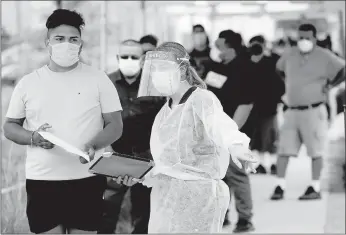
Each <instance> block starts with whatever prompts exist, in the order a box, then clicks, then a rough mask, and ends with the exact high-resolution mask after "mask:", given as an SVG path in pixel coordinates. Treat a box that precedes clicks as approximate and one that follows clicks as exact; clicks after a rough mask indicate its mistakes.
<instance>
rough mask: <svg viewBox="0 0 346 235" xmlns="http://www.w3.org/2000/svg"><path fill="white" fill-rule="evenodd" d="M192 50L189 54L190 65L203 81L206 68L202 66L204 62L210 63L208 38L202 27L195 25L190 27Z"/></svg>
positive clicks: (206, 72)
mask: <svg viewBox="0 0 346 235" xmlns="http://www.w3.org/2000/svg"><path fill="white" fill-rule="evenodd" d="M192 39H193V50H192V51H191V52H190V53H189V54H190V63H191V65H192V67H193V68H194V69H195V70H196V71H197V74H198V76H199V77H200V78H202V79H205V77H206V75H207V74H208V72H209V71H208V69H207V67H205V66H204V62H205V61H210V60H211V58H210V52H211V49H210V47H209V43H210V42H209V37H208V35H207V33H206V32H205V29H204V27H203V26H202V25H200V24H197V25H194V26H193V27H192Z"/></svg>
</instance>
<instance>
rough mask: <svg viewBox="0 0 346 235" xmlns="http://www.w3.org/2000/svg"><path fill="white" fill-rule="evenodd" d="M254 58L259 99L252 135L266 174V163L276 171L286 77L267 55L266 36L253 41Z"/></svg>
mask: <svg viewBox="0 0 346 235" xmlns="http://www.w3.org/2000/svg"><path fill="white" fill-rule="evenodd" d="M249 43H250V46H249V52H250V58H251V62H252V63H251V69H249V71H250V73H251V74H252V75H251V76H252V77H253V78H255V79H256V80H254V84H252V85H253V86H255V87H256V89H257V91H258V92H257V98H256V99H255V103H254V107H253V109H252V111H251V115H253V116H254V117H255V118H254V119H255V123H256V124H255V132H254V135H253V136H252V141H251V149H252V150H253V151H254V152H256V155H259V158H260V165H259V166H258V167H257V168H256V173H258V174H266V173H267V169H266V167H267V166H266V165H267V163H269V164H270V165H271V166H270V171H271V173H272V174H276V166H275V163H274V161H276V158H275V157H274V154H275V153H276V148H275V147H276V146H275V143H276V139H277V120H276V113H277V107H278V104H279V103H280V102H281V96H282V95H283V94H284V93H285V85H284V82H283V80H282V79H281V78H280V77H279V76H278V74H277V73H276V71H275V64H274V63H273V59H272V58H271V57H270V56H267V55H265V54H264V50H263V48H264V47H265V40H264V38H263V37H262V36H255V37H253V38H251V39H250V41H249Z"/></svg>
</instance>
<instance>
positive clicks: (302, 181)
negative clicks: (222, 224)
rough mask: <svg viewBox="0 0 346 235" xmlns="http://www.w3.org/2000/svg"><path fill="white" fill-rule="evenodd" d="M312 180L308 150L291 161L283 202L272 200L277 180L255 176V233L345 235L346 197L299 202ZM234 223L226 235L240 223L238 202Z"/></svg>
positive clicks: (226, 231) (253, 191)
mask: <svg viewBox="0 0 346 235" xmlns="http://www.w3.org/2000/svg"><path fill="white" fill-rule="evenodd" d="M310 180H311V160H310V158H308V157H307V156H306V154H305V152H304V150H303V151H302V153H301V154H300V157H299V158H296V159H293V158H292V160H291V161H290V165H289V168H288V172H287V183H286V184H287V185H286V194H285V199H284V200H282V201H270V200H269V197H270V195H271V194H272V192H273V189H274V187H275V182H276V179H275V177H274V176H271V175H251V184H252V185H251V186H252V195H253V202H254V218H253V223H254V225H255V227H256V230H255V231H254V233H324V232H325V231H326V230H328V231H333V232H340V231H341V232H343V233H344V232H345V194H344V193H343V194H338V195H334V194H333V195H329V194H328V193H323V195H322V196H323V198H322V200H317V201H298V200H297V198H298V197H299V196H300V195H301V194H303V193H304V191H305V190H306V187H307V185H308V184H309V182H310ZM335 198H337V200H336V199H335ZM327 209H328V210H327ZM342 210H343V211H342ZM327 211H328V213H327ZM231 221H232V225H231V226H229V227H227V228H225V229H224V232H225V233H230V232H232V230H233V226H234V224H235V223H236V221H237V213H236V211H235V208H234V201H233V202H232V203H231Z"/></svg>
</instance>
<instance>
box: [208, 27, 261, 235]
mask: <svg viewBox="0 0 346 235" xmlns="http://www.w3.org/2000/svg"><path fill="white" fill-rule="evenodd" d="M215 45H216V48H217V49H218V50H219V51H220V53H219V54H218V55H217V56H216V57H219V58H220V60H221V63H218V62H214V61H213V62H208V63H207V64H206V67H208V68H209V69H210V71H213V72H216V73H218V74H220V75H223V76H226V77H227V80H226V81H225V82H224V84H223V86H221V87H220V88H219V87H213V86H209V87H208V89H209V90H211V91H212V92H213V93H214V94H215V95H216V96H217V97H218V98H219V100H220V102H221V104H222V106H223V107H224V110H225V113H226V114H227V115H228V116H230V117H232V118H233V120H234V121H235V122H236V123H237V125H238V127H239V129H240V131H242V132H244V133H245V134H246V135H247V136H250V137H251V136H253V134H254V130H255V126H254V125H255V122H254V121H255V120H254V116H253V115H252V116H250V114H251V110H252V108H253V104H254V102H255V97H256V96H255V94H256V92H257V91H256V89H254V88H255V87H254V86H253V85H251V84H253V83H254V81H255V80H254V79H253V78H252V77H251V74H250V73H249V68H250V66H251V64H250V59H249V55H248V53H247V49H246V48H245V47H244V46H243V40H242V37H241V35H240V34H238V33H236V32H234V31H232V30H225V31H222V32H220V34H219V37H218V39H217V40H216V42H215ZM224 180H225V182H226V183H227V185H228V186H229V188H230V190H231V191H233V192H234V197H235V202H236V209H237V212H238V222H237V225H236V227H235V229H234V232H236V233H237V232H249V231H253V230H254V229H255V228H254V226H253V224H252V222H251V220H252V216H253V214H252V208H253V207H252V195H251V187H250V179H249V175H248V174H247V172H246V171H245V170H244V169H239V168H238V167H236V166H235V165H234V164H233V162H232V161H231V163H230V165H229V168H228V171H227V174H226V177H225V178H224ZM229 224H230V221H229V220H228V211H227V215H226V218H225V221H224V225H225V226H227V225H229Z"/></svg>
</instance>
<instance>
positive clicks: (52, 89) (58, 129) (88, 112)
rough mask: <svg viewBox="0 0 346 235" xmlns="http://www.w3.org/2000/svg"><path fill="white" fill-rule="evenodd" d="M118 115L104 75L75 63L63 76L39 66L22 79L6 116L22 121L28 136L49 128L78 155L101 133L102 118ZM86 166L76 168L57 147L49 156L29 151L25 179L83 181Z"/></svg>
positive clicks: (113, 91) (117, 104) (112, 89)
mask: <svg viewBox="0 0 346 235" xmlns="http://www.w3.org/2000/svg"><path fill="white" fill-rule="evenodd" d="M121 110H122V107H121V104H120V101H119V96H118V92H117V90H116V88H115V87H114V85H113V83H112V82H111V80H110V79H109V78H108V77H107V75H106V74H105V73H104V72H102V71H99V70H96V69H94V68H92V67H90V66H88V65H85V64H83V63H79V64H78V66H77V67H76V68H75V69H73V70H71V71H68V72H63V73H56V72H53V71H51V70H50V69H49V68H48V67H47V66H43V67H42V68H40V69H38V70H35V71H34V72H32V73H30V74H28V75H26V76H24V77H23V79H21V80H20V81H19V82H18V84H17V86H16V87H15V89H14V91H13V94H12V98H11V101H10V105H9V108H8V111H7V115H6V116H7V117H8V118H15V119H20V118H26V120H25V123H24V125H25V128H26V129H28V130H31V131H33V130H37V128H39V127H40V126H41V125H43V124H44V123H48V124H50V125H51V126H52V128H50V129H48V130H47V131H49V132H51V133H52V134H54V135H55V136H57V137H59V138H61V139H63V140H65V141H66V142H68V143H70V144H72V145H74V146H76V147H78V148H80V149H82V148H83V147H84V145H85V144H86V143H87V142H88V141H89V140H91V139H92V138H94V137H95V136H96V135H97V134H98V133H99V132H100V131H101V130H102V129H103V126H104V120H103V118H102V113H110V112H115V111H121ZM102 151H103V150H100V151H98V152H97V154H96V157H95V160H96V159H97V157H98V156H99V155H100V154H101V153H102ZM90 164H92V163H90ZM90 164H81V163H80V161H79V157H78V156H76V155H73V154H70V153H67V152H66V151H65V150H63V149H62V148H60V147H57V146H55V147H54V148H53V149H50V150H46V149H43V148H40V147H31V146H28V147H27V159H26V178H27V179H34V180H71V179H82V178H86V177H90V176H92V174H90V173H89V172H88V168H89V167H90Z"/></svg>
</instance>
